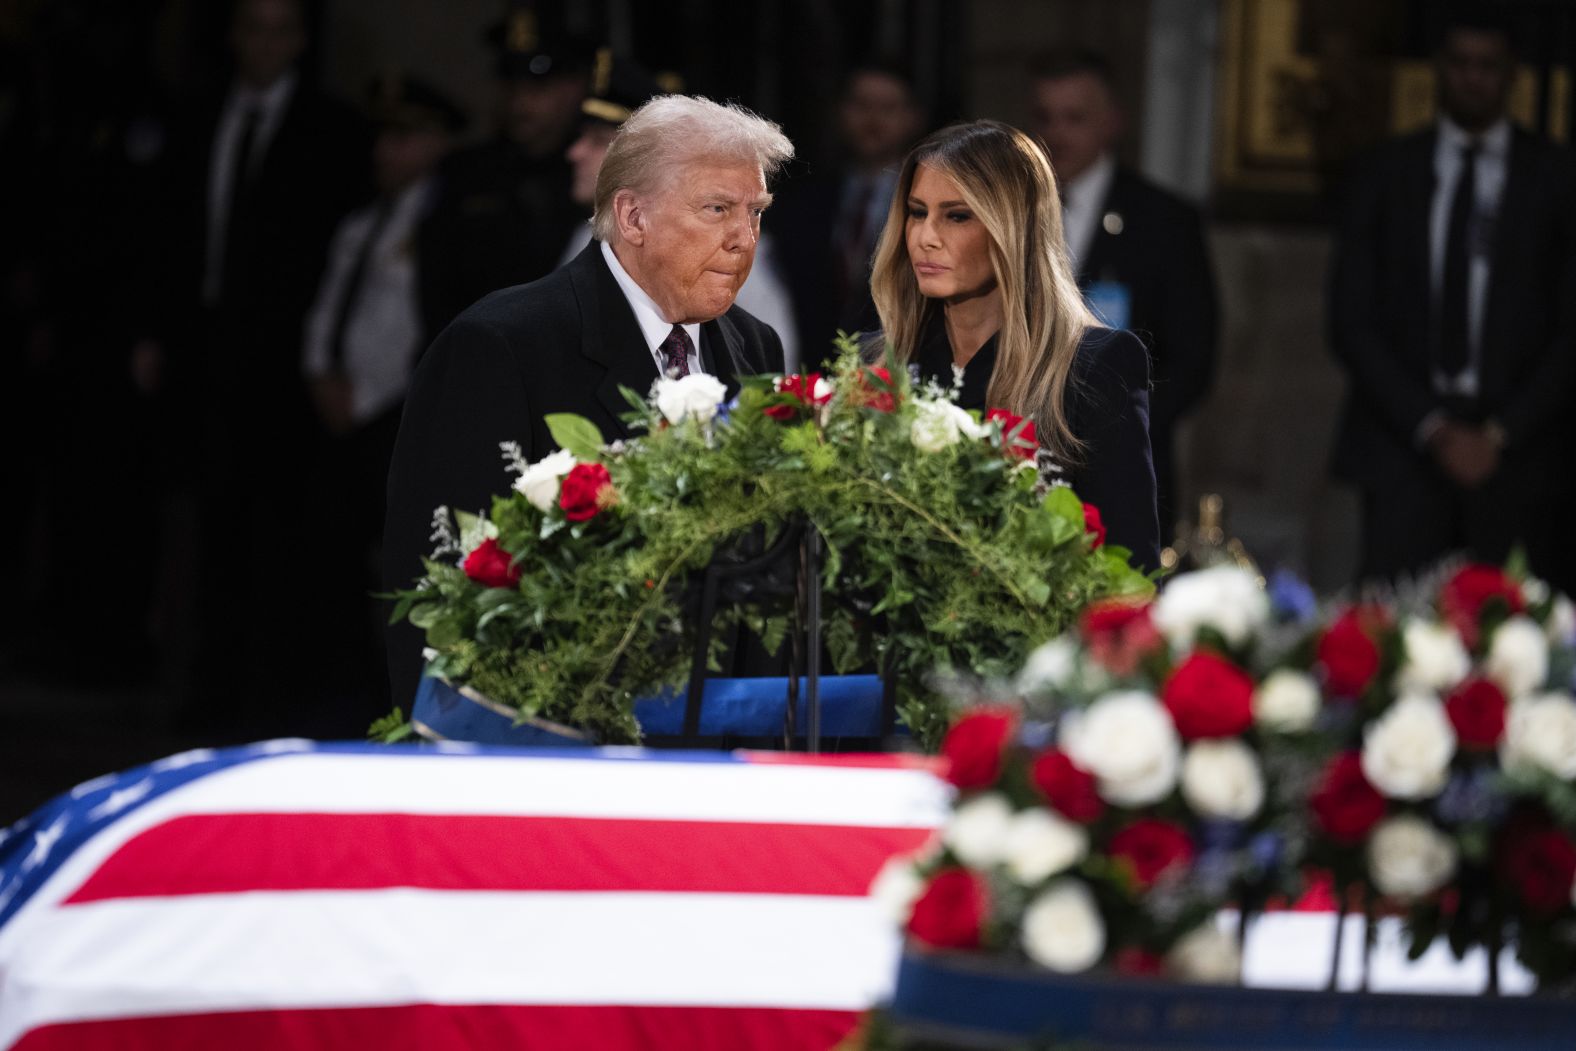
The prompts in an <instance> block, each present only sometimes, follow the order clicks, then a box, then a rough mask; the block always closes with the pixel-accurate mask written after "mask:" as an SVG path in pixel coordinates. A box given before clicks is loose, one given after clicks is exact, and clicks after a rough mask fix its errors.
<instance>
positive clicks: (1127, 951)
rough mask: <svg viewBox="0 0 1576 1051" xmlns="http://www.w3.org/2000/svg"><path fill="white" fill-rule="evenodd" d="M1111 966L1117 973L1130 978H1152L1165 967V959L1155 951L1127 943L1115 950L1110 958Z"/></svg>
mask: <svg viewBox="0 0 1576 1051" xmlns="http://www.w3.org/2000/svg"><path fill="white" fill-rule="evenodd" d="M1111 966H1112V967H1114V968H1116V973H1117V974H1125V975H1127V976H1128V977H1130V978H1154V977H1157V976H1159V975H1160V974H1161V973H1162V972H1163V971H1164V970H1165V969H1166V961H1165V958H1164V957H1163V956H1161V955H1160V954H1159V953H1157V952H1152V951H1150V950H1149V949H1144V948H1140V947H1139V946H1137V945H1128V946H1125V947H1124V948H1122V949H1119V950H1117V953H1116V955H1115V956H1114V957H1112V958H1111Z"/></svg>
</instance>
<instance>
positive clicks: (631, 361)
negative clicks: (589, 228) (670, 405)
mask: <svg viewBox="0 0 1576 1051" xmlns="http://www.w3.org/2000/svg"><path fill="white" fill-rule="evenodd" d="M569 277H570V281H571V283H572V284H573V286H574V290H575V299H576V301H577V302H578V303H579V305H580V352H581V353H582V354H584V355H585V356H586V357H587V358H589V359H591V360H592V361H594V362H596V363H597V364H598V365H600V366H602V368H603V369H605V370H606V371H605V372H604V373H603V375H602V378H601V380H599V381H598V382H597V386H596V400H597V401H598V402H599V403H600V404H601V405H602V407H603V408H604V409H606V410H607V411H608V412H609V413H610V414H611V415H612V417H613V419H614V420H616V421H618V423H617V429H618V434H617V437H620V438H628V437H629V436H630V432H629V429H628V428H627V427H625V426H624V423H623V419H622V418H623V416H624V414H625V413H627V412H629V411H630V404H629V402H628V401H627V400H626V399H625V398H624V395H623V393H622V392H621V391H620V390H619V388H620V387H628V388H629V389H630V390H632V391H634V392H635V393H636V394H638V395H640V396H641V397H645V396H646V393H647V392H648V391H650V390H651V384H652V383H653V382H654V381H655V380H656V378H657V363H656V359H655V358H653V357H652V356H651V352H650V351H649V350H647V349H646V338H645V336H644V335H643V334H642V333H641V331H640V322H638V321H636V320H635V311H634V309H633V308H631V307H630V305H629V300H627V299H625V298H624V292H623V290H622V289H621V288H619V287H618V281H617V280H615V279H614V277H613V272H612V271H611V270H609V269H608V268H607V261H606V260H604V259H603V258H602V245H601V243H600V242H598V241H592V242H591V243H590V244H588V245H586V247H585V250H584V251H582V252H581V253H580V254H579V255H577V256H575V258H574V260H573V262H571V263H570V264H569Z"/></svg>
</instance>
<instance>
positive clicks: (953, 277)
mask: <svg viewBox="0 0 1576 1051" xmlns="http://www.w3.org/2000/svg"><path fill="white" fill-rule="evenodd" d="M905 234H906V239H907V243H908V262H909V265H910V266H912V267H913V268H914V277H915V278H917V279H918V281H919V291H920V294H921V295H923V296H927V297H929V298H931V299H945V300H949V301H952V300H962V299H969V298H972V297H974V296H979V295H984V294H986V293H987V292H990V291H991V290H992V289H994V288H995V287H996V271H995V268H993V267H992V266H991V261H990V234H988V233H986V232H985V224H984V223H982V222H980V220H979V217H978V216H976V215H975V214H974V212H973V211H972V210H971V209H970V208H969V207H968V206H967V205H965V204H964V203H963V194H961V193H960V192H958V184H957V183H955V182H953V181H952V180H951V179H950V178H948V177H947V176H946V175H944V174H942V173H941V172H938V171H936V170H935V169H933V168H931V167H930V166H929V165H928V164H921V165H919V166H917V167H916V168H915V169H914V185H913V186H912V187H910V188H909V192H908V222H907V224H906V230H905Z"/></svg>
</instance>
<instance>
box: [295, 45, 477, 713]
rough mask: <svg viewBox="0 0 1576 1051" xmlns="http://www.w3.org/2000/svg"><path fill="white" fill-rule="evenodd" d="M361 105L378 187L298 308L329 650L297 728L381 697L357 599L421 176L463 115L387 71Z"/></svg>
mask: <svg viewBox="0 0 1576 1051" xmlns="http://www.w3.org/2000/svg"><path fill="white" fill-rule="evenodd" d="M367 111H368V116H369V117H370V118H371V120H372V123H373V125H374V126H375V127H376V128H377V137H376V140H375V141H374V144H373V148H372V160H373V172H374V177H375V179H376V182H377V191H378V192H377V198H376V199H375V200H374V201H373V203H371V204H369V205H367V206H366V207H364V208H360V209H358V210H356V211H354V212H352V213H350V214H349V215H348V216H346V217H345V219H344V220H343V221H342V222H341V223H340V224H339V228H338V229H337V230H336V231H335V234H334V239H333V242H332V244H331V246H330V248H329V254H328V261H327V266H326V267H325V269H324V272H323V279H322V281H321V282H320V284H319V286H318V292H317V298H316V301H315V302H314V303H313V305H312V309H311V312H310V313H309V314H308V315H307V321H306V328H305V338H304V341H303V352H302V372H303V374H304V375H305V377H306V380H307V384H308V388H309V390H310V391H311V395H312V404H313V408H314V409H315V410H316V413H317V417H318V421H319V423H320V424H321V425H322V428H323V430H324V431H325V432H326V435H325V441H324V443H323V445H322V447H321V450H320V454H319V455H318V456H317V457H316V458H315V462H314V464H313V471H312V474H313V482H314V484H313V488H314V494H313V495H314V499H313V501H312V505H313V506H315V507H319V508H323V509H324V510H325V514H324V515H323V516H322V518H321V523H320V528H319V531H318V546H319V554H320V556H322V557H320V558H319V560H318V564H319V565H320V566H321V567H323V568H322V574H323V576H324V580H323V587H322V588H320V589H319V592H318V594H319V596H320V601H318V602H316V603H314V606H313V609H312V611H311V612H310V613H308V614H307V616H308V617H310V618H315V619H316V620H317V621H318V623H317V624H316V628H317V630H316V631H315V632H313V633H312V635H313V637H314V638H317V639H319V640H324V639H327V640H332V641H331V643H330V644H328V645H318V646H316V647H315V648H314V649H315V650H316V651H317V652H324V653H326V652H330V651H332V652H333V653H334V658H333V660H332V661H329V662H327V666H325V667H322V668H316V669H312V672H313V674H312V675H311V677H310V680H311V685H310V687H309V688H310V689H313V690H315V691H318V693H319V697H318V698H317V699H316V700H315V702H314V709H315V710H314V711H313V712H312V714H311V724H310V728H311V729H312V730H313V731H314V732H316V733H320V734H330V735H338V734H352V735H355V734H360V733H361V732H362V731H364V730H365V729H366V727H367V724H368V723H369V722H370V721H371V720H372V719H373V718H375V717H376V716H377V715H379V714H381V713H382V711H383V710H386V708H387V702H386V697H387V695H386V693H385V691H384V690H383V689H382V684H383V678H384V676H383V670H382V663H383V661H382V653H381V649H380V648H379V639H380V637H381V633H380V632H379V631H377V630H376V629H375V626H374V625H375V620H376V618H377V614H376V612H375V610H374V607H373V605H372V602H371V600H370V599H369V598H368V597H367V596H368V595H369V593H370V592H372V591H373V590H374V589H375V587H376V584H377V578H376V575H375V569H374V567H375V566H376V565H377V551H378V548H379V546H380V542H381V537H382V532H383V484H384V479H385V478H386V477H387V476H388V468H389V460H390V458H391V457H392V456H393V452H394V438H395V436H396V434H397V433H398V431H399V417H400V408H401V406H402V405H403V403H404V400H405V390H406V388H407V387H408V386H409V384H410V374H411V369H412V367H413V365H414V363H415V360H416V356H417V354H418V352H419V351H420V350H421V348H422V346H423V342H422V339H423V334H422V325H421V311H420V304H419V302H418V300H417V296H416V283H417V274H418V273H419V271H420V263H419V260H418V257H417V254H416V231H417V228H418V226H419V224H420V222H421V219H422V217H423V216H424V215H425V213H426V211H427V207H428V204H429V201H430V199H431V196H432V188H433V177H434V174H435V172H436V170H437V167H438V164H439V162H440V161H441V160H442V159H443V157H444V156H445V155H446V154H447V153H448V152H449V148H450V146H451V144H452V142H453V139H454V136H455V135H457V134H458V133H459V132H460V131H461V130H462V129H463V127H464V125H465V115H464V114H463V113H462V112H461V111H460V109H459V107H457V106H456V105H455V104H454V103H453V102H451V101H450V100H449V99H448V98H446V97H445V96H444V95H443V94H442V93H441V92H439V91H438V90H437V89H436V88H433V87H431V86H430V85H428V84H426V83H424V82H422V81H421V80H418V79H416V78H414V77H410V76H407V75H404V74H402V73H398V72H390V73H385V74H382V75H380V76H378V77H376V78H375V79H374V80H373V82H372V84H371V85H370V86H369V89H368V93H367Z"/></svg>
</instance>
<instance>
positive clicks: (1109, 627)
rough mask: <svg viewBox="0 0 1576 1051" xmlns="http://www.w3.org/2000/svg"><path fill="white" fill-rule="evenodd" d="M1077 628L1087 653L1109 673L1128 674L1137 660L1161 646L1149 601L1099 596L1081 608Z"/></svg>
mask: <svg viewBox="0 0 1576 1051" xmlns="http://www.w3.org/2000/svg"><path fill="white" fill-rule="evenodd" d="M1078 628H1079V631H1080V633H1081V634H1082V635H1083V640H1084V645H1085V647H1087V648H1088V651H1089V656H1090V657H1092V658H1093V659H1094V660H1095V661H1097V662H1098V663H1099V664H1100V665H1101V666H1103V667H1104V668H1106V669H1107V670H1108V671H1110V672H1111V673H1112V674H1113V675H1131V674H1133V672H1134V671H1136V670H1137V669H1138V665H1139V662H1141V661H1142V660H1143V659H1144V658H1145V657H1147V656H1149V655H1150V654H1152V653H1158V652H1159V651H1160V650H1162V649H1164V648H1165V644H1166V643H1165V638H1164V637H1163V636H1162V635H1161V634H1160V632H1159V630H1158V629H1156V627H1155V622H1154V619H1153V618H1152V617H1151V616H1150V604H1149V603H1147V602H1132V601H1128V600H1125V599H1101V600H1100V601H1098V602H1093V603H1091V604H1090V605H1089V606H1088V607H1086V608H1085V609H1084V612H1083V616H1082V617H1080V618H1079V621H1078Z"/></svg>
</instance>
